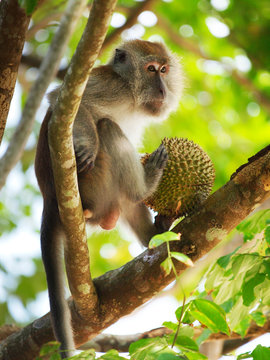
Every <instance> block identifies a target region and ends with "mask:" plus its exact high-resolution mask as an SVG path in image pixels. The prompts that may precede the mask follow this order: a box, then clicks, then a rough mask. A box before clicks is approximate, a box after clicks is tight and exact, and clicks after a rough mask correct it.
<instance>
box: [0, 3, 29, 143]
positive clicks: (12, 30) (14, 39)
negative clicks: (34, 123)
mask: <svg viewBox="0 0 270 360" xmlns="http://www.w3.org/2000/svg"><path fill="white" fill-rule="evenodd" d="M30 18H31V17H30V16H27V15H26V12H25V10H24V9H22V8H21V7H20V6H19V4H18V1H17V0H2V1H0V74H1V75H0V109H1V112H0V144H1V142H2V138H3V134H4V131H5V127H6V121H7V116H8V112H9V107H10V102H11V99H12V96H13V92H14V87H15V83H16V79H17V73H18V68H19V64H20V60H21V55H22V50H23V45H24V41H25V35H26V32H27V28H28V25H29V21H30Z"/></svg>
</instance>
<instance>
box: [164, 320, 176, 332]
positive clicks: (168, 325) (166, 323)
mask: <svg viewBox="0 0 270 360" xmlns="http://www.w3.org/2000/svg"><path fill="white" fill-rule="evenodd" d="M162 325H163V326H165V327H166V328H168V329H170V330H173V331H176V329H177V326H178V325H177V324H176V323H173V322H172V321H164V323H163V324H162Z"/></svg>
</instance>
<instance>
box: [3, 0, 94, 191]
mask: <svg viewBox="0 0 270 360" xmlns="http://www.w3.org/2000/svg"><path fill="white" fill-rule="evenodd" d="M1 3H2V2H1ZM1 3H0V4H1ZM86 3H87V0H69V2H68V5H67V9H66V12H65V14H64V16H63V17H62V19H61V23H60V26H59V28H58V30H57V32H56V34H55V37H54V39H53V41H52V43H51V45H50V48H49V50H48V54H47V56H46V57H45V58H44V60H43V61H42V64H41V67H40V72H39V75H38V78H37V80H36V81H35V83H34V85H33V87H32V88H31V90H30V93H29V96H28V99H27V101H26V104H25V107H24V109H23V113H22V116H21V119H20V122H19V125H18V126H17V129H16V131H15V133H14V134H13V137H12V139H11V140H10V143H9V146H8V148H7V151H6V152H5V154H4V155H3V157H2V158H1V160H0V189H1V188H2V187H3V186H4V184H5V182H6V179H7V176H8V174H9V173H10V171H11V170H12V169H13V167H14V166H15V165H16V163H17V162H18V161H19V159H20V157H21V155H22V152H23V149H24V147H25V145H26V142H27V139H28V137H29V135H30V133H31V130H32V127H33V124H34V121H35V115H36V112H37V109H38V107H39V105H40V103H41V100H42V98H43V97H44V94H45V92H46V90H47V87H48V86H49V84H50V82H51V81H52V80H53V78H54V76H55V74H56V71H57V69H58V67H59V63H60V61H61V58H62V56H63V54H64V51H65V49H66V45H67V43H68V41H69V39H70V36H71V34H72V32H73V30H74V28H75V25H76V23H77V20H78V18H79V17H80V15H81V13H82V11H83V9H84V8H85V6H86ZM16 21H17V20H16ZM11 32H12V31H11Z"/></svg>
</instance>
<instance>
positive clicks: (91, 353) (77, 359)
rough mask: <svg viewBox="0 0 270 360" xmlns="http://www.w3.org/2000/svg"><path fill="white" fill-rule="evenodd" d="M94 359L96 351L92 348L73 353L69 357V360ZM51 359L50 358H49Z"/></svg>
mask: <svg viewBox="0 0 270 360" xmlns="http://www.w3.org/2000/svg"><path fill="white" fill-rule="evenodd" d="M82 359H85V360H95V359H96V352H95V350H93V349H90V350H85V351H83V352H81V353H80V354H78V355H74V356H72V357H71V358H69V360H82ZM50 360H51V359H50Z"/></svg>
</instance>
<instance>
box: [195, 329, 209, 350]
mask: <svg viewBox="0 0 270 360" xmlns="http://www.w3.org/2000/svg"><path fill="white" fill-rule="evenodd" d="M211 334H212V331H211V330H209V329H203V332H202V333H201V335H200V336H199V337H197V339H196V343H197V345H198V346H199V345H201V343H203V342H204V341H205V340H207V339H208V338H209V336H210V335H211Z"/></svg>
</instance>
